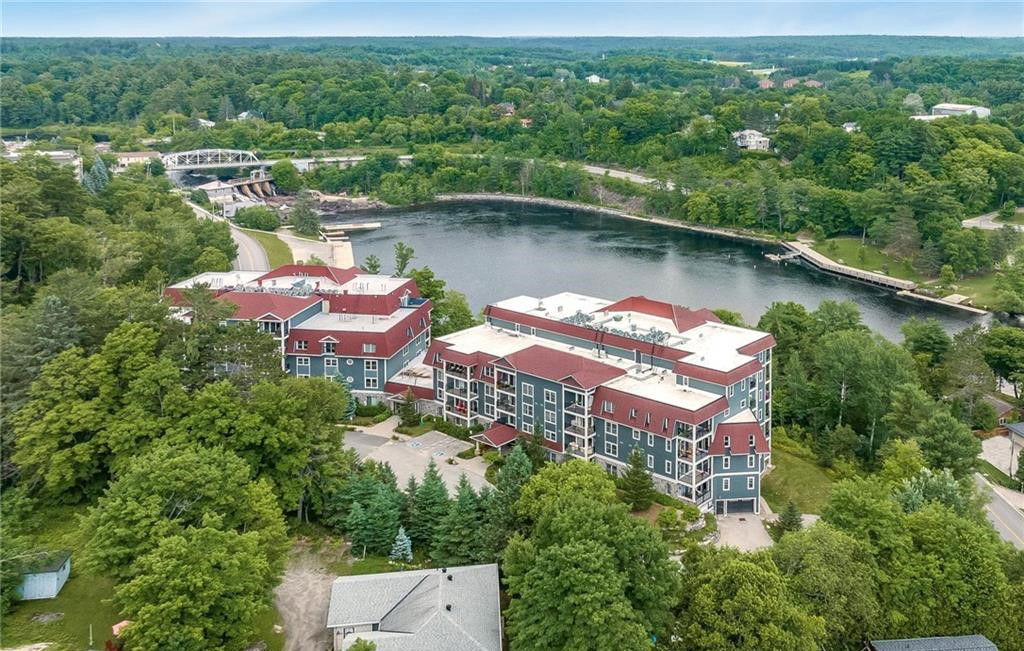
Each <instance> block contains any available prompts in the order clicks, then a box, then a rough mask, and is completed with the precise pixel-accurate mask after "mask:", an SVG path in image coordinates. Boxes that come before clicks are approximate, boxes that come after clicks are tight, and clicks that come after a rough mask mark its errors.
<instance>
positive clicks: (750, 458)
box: [747, 454, 754, 468]
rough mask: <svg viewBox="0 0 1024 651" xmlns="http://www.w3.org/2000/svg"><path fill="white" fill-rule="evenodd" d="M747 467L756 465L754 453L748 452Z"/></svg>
mask: <svg viewBox="0 0 1024 651" xmlns="http://www.w3.org/2000/svg"><path fill="white" fill-rule="evenodd" d="M747 467H748V468H753V467H754V455H752V454H748V455H747Z"/></svg>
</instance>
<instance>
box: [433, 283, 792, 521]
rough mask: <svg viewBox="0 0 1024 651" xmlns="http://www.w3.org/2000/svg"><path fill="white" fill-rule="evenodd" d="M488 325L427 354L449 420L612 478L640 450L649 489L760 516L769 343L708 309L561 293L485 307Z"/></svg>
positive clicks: (444, 340) (767, 449)
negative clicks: (595, 467) (526, 437)
mask: <svg viewBox="0 0 1024 651" xmlns="http://www.w3.org/2000/svg"><path fill="white" fill-rule="evenodd" d="M484 314H485V317H486V322H485V323H484V324H483V325H479V326H476V327H473V328H469V329H466V330H462V331H460V332H456V333H453V334H450V335H446V336H444V337H440V338H438V339H435V340H433V341H432V342H431V344H430V347H429V348H428V349H427V354H426V360H425V361H426V364H428V365H429V366H431V367H432V368H433V374H434V378H433V380H434V398H435V400H436V401H437V403H438V409H439V410H440V411H441V413H442V414H443V415H444V417H445V418H446V419H448V420H451V421H454V422H457V423H459V424H462V425H465V426H470V425H475V424H481V425H484V426H485V430H484V431H483V432H482V433H480V434H479V435H477V436H476V440H477V441H478V442H480V443H481V444H482V445H487V446H490V447H494V448H497V449H499V450H505V449H508V447H510V446H511V445H512V444H513V442H514V441H515V440H516V439H517V438H518V437H519V436H521V435H522V434H523V433H536V434H539V435H540V436H542V437H543V441H544V445H545V446H546V447H547V448H548V454H549V457H550V458H551V459H552V460H554V461H560V460H563V459H566V458H571V457H578V458H581V459H586V460H591V461H593V462H595V463H599V464H600V465H601V466H603V467H604V468H605V469H606V470H608V471H609V472H610V473H612V474H616V475H618V474H621V473H622V472H624V470H625V468H626V466H627V465H628V463H629V458H630V454H631V453H632V451H633V449H634V448H635V449H639V450H640V452H641V454H642V456H643V458H644V460H645V462H646V466H647V469H648V470H649V471H650V473H651V475H652V477H653V479H654V483H655V485H656V487H657V488H658V489H659V490H661V491H662V492H664V493H666V494H669V495H673V496H675V497H678V498H681V499H684V500H688V501H691V502H693V503H695V504H697V505H698V506H699V507H700V508H701V509H703V510H705V511H711V510H715V511H717V512H719V513H726V512H730V511H732V512H735V511H748V512H759V510H760V507H759V498H760V490H761V486H760V483H761V477H762V475H763V474H764V472H765V471H766V469H767V467H768V464H769V463H770V461H771V356H772V348H773V346H774V345H775V341H774V339H773V338H772V336H771V335H770V334H767V333H763V332H758V331H755V330H751V329H748V328H741V327H736V326H731V325H727V324H724V323H722V322H721V321H720V320H719V319H718V318H717V317H716V316H715V315H714V313H712V312H711V311H709V310H690V309H687V308H685V307H682V306H679V305H673V304H671V303H666V302H662V301H656V300H652V299H649V298H646V297H643V296H634V297H631V298H626V299H624V300H621V301H617V302H612V301H607V300H604V299H600V298H594V297H590V296H583V295H580V294H574V293H570V292H564V293H561V294H555V295H553V296H548V297H546V298H534V297H530V296H518V297H515V298H510V299H508V300H504V301H500V302H498V303H494V304H492V305H490V306H488V307H487V308H486V309H485V311H484Z"/></svg>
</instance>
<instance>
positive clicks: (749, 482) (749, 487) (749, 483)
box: [747, 477, 754, 491]
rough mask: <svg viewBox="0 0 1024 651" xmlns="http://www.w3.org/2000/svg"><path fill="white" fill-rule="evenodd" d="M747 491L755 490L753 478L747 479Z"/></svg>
mask: <svg viewBox="0 0 1024 651" xmlns="http://www.w3.org/2000/svg"><path fill="white" fill-rule="evenodd" d="M747 490H748V491H752V490H754V478H753V477H747Z"/></svg>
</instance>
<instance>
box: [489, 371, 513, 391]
mask: <svg viewBox="0 0 1024 651" xmlns="http://www.w3.org/2000/svg"><path fill="white" fill-rule="evenodd" d="M494 384H495V386H497V387H498V391H504V392H505V393H515V392H516V382H515V380H513V379H511V378H508V377H502V376H501V375H500V374H499V375H498V381H497V382H495V383H494Z"/></svg>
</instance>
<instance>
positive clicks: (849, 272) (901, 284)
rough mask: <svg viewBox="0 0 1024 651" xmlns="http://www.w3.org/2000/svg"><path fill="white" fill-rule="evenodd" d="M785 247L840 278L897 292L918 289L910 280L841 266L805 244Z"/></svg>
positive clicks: (791, 243)
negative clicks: (844, 277)
mask: <svg viewBox="0 0 1024 651" xmlns="http://www.w3.org/2000/svg"><path fill="white" fill-rule="evenodd" d="M783 246H785V247H786V248H787V249H789V250H790V251H793V252H795V253H799V254H800V257H801V258H802V259H803V260H806V261H807V262H808V263H810V264H811V265H813V266H815V267H817V268H818V269H821V270H822V271H828V272H831V273H834V274H837V275H840V276H846V277H847V278H854V279H856V280H859V281H861V282H864V283H868V284H869V285H877V286H879V287H888V288H889V289H895V290H897V291H907V292H909V291H911V290H913V289H916V288H917V283H914V282H912V281H909V280H902V279H900V278H893V277H892V276H886V275H885V274H880V273H875V272H873V271H864V270H863V269H856V268H854V267H850V266H847V265H845V264H839V263H838V262H836V261H835V260H832V259H831V258H828V257H825V256H823V255H822V254H820V253H818V252H817V251H815V250H814V249H812V248H811V247H810V245H808V244H805V243H803V242H783Z"/></svg>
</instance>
